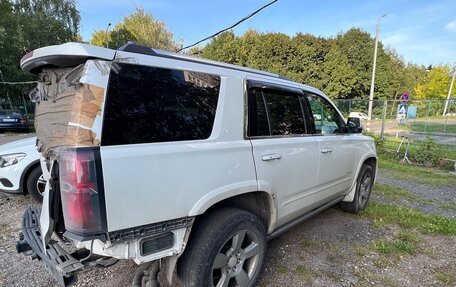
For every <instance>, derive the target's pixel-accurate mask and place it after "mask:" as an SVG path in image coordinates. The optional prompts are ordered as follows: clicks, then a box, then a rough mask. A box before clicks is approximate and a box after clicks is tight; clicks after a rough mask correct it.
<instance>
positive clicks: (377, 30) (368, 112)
mask: <svg viewBox="0 0 456 287" xmlns="http://www.w3.org/2000/svg"><path fill="white" fill-rule="evenodd" d="M386 15H388V14H384V15H382V17H380V18H378V21H377V28H376V31H375V49H374V64H373V65H372V79H371V86H370V93H369V109H368V111H367V116H368V117H369V120H372V104H373V101H374V87H375V68H376V66H377V49H378V36H379V34H380V20H381V19H382V18H384V17H386Z"/></svg>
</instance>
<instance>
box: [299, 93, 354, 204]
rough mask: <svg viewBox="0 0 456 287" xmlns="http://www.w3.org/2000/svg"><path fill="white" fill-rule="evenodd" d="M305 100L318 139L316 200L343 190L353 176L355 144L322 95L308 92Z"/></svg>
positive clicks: (333, 108) (336, 194) (321, 199)
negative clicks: (318, 157) (318, 162)
mask: <svg viewBox="0 0 456 287" xmlns="http://www.w3.org/2000/svg"><path fill="white" fill-rule="evenodd" d="M306 94H307V100H308V103H309V107H310V110H311V113H312V119H313V122H314V125H313V126H314V134H315V135H316V136H315V138H316V139H317V141H318V154H319V156H320V166H319V172H318V182H317V186H318V187H317V190H318V192H317V193H316V196H315V199H316V201H317V202H319V203H323V202H324V201H328V200H329V199H333V198H336V197H338V196H341V195H343V194H345V193H346V192H347V190H348V189H349V188H350V184H351V182H352V179H353V172H354V164H355V152H354V151H355V150H354V148H355V146H354V142H353V140H352V137H350V135H349V133H348V129H347V127H346V125H345V122H344V120H343V118H342V117H341V116H340V114H339V112H338V111H337V110H336V108H335V107H334V106H333V105H332V104H331V103H330V102H329V101H328V100H327V99H325V98H324V97H322V96H320V95H317V94H314V93H308V92H306Z"/></svg>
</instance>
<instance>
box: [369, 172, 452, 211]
mask: <svg viewBox="0 0 456 287" xmlns="http://www.w3.org/2000/svg"><path fill="white" fill-rule="evenodd" d="M448 176H453V175H448ZM377 182H379V183H383V184H388V185H391V186H395V187H400V188H403V189H406V190H408V191H410V192H412V193H413V194H414V195H415V196H416V197H417V200H415V201H411V200H405V199H403V200H399V201H394V202H393V201H392V200H388V199H385V198H381V197H379V196H375V195H374V196H373V199H374V200H378V201H381V202H385V203H394V204H401V205H405V206H408V207H411V208H415V209H418V210H420V211H422V212H424V213H430V214H438V215H442V216H445V217H450V218H456V210H455V209H454V208H445V206H449V205H452V206H456V187H454V186H432V185H428V184H422V183H417V182H412V181H408V180H401V179H393V178H389V177H388V176H387V175H386V174H385V173H384V172H383V173H382V172H381V171H380V172H379V174H378V176H377Z"/></svg>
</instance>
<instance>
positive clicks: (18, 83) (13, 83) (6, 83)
mask: <svg viewBox="0 0 456 287" xmlns="http://www.w3.org/2000/svg"><path fill="white" fill-rule="evenodd" d="M36 83H38V82H37V81H28V82H0V84H2V85H27V84H36Z"/></svg>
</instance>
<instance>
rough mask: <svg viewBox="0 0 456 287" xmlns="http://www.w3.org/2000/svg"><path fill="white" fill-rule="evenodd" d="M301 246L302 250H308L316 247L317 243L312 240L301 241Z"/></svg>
mask: <svg viewBox="0 0 456 287" xmlns="http://www.w3.org/2000/svg"><path fill="white" fill-rule="evenodd" d="M301 245H302V247H304V248H308V247H312V246H315V245H317V242H315V241H314V240H309V239H303V240H301Z"/></svg>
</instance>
